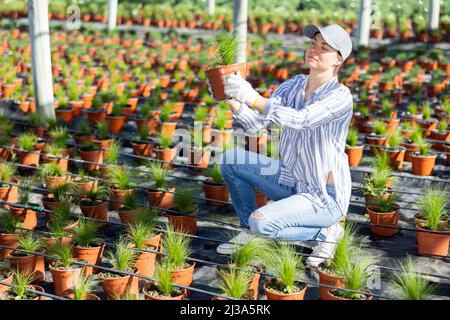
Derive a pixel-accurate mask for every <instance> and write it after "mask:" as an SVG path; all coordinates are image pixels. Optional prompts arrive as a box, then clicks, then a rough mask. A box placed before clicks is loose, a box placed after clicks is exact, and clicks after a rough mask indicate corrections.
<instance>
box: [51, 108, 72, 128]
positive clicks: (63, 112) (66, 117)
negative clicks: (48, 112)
mask: <svg viewBox="0 0 450 320" xmlns="http://www.w3.org/2000/svg"><path fill="white" fill-rule="evenodd" d="M55 113H56V117H57V118H58V119H60V120H62V121H64V122H66V123H69V124H70V123H72V120H73V117H74V112H73V109H72V108H70V109H61V108H57V109H55Z"/></svg>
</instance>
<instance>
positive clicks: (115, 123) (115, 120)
mask: <svg viewBox="0 0 450 320" xmlns="http://www.w3.org/2000/svg"><path fill="white" fill-rule="evenodd" d="M105 120H106V123H107V124H108V129H109V131H111V132H112V133H119V132H120V131H122V129H123V127H124V126H125V122H126V121H127V117H126V116H110V115H108V116H106V117H105Z"/></svg>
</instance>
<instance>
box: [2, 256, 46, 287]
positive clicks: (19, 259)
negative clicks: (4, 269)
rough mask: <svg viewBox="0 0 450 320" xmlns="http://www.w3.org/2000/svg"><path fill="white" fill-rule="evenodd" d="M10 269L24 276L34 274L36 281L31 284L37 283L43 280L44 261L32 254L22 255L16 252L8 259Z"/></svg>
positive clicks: (42, 258) (41, 257)
mask: <svg viewBox="0 0 450 320" xmlns="http://www.w3.org/2000/svg"><path fill="white" fill-rule="evenodd" d="M8 260H9V262H10V264H11V268H12V269H18V270H20V271H21V272H22V273H24V274H32V273H34V274H35V276H36V279H35V280H34V281H33V283H39V282H42V281H44V280H45V259H44V257H43V256H37V255H34V254H30V255H23V254H21V253H20V252H18V251H17V252H16V253H15V254H12V255H10V256H9V257H8Z"/></svg>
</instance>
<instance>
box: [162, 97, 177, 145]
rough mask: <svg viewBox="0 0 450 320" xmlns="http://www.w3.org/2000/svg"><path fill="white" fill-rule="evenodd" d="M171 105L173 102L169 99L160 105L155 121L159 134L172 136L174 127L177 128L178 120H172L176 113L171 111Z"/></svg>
mask: <svg viewBox="0 0 450 320" xmlns="http://www.w3.org/2000/svg"><path fill="white" fill-rule="evenodd" d="M173 106H174V104H173V103H172V102H171V101H166V102H164V104H163V106H162V107H161V112H160V113H159V121H157V124H158V127H157V130H158V131H159V133H160V134H161V136H166V137H170V138H172V136H173V134H174V132H175V129H176V128H177V125H178V122H176V121H173V120H176V119H175V117H176V114H174V113H173ZM174 116H175V117H174Z"/></svg>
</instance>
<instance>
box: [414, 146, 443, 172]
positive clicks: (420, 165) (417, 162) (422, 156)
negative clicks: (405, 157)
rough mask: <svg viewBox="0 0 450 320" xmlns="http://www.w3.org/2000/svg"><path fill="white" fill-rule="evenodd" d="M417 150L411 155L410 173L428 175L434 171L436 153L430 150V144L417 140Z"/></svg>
mask: <svg viewBox="0 0 450 320" xmlns="http://www.w3.org/2000/svg"><path fill="white" fill-rule="evenodd" d="M419 149H420V151H419V152H416V153H413V154H412V155H411V163H412V173H413V174H415V175H419V176H430V175H432V174H433V171H434V164H435V162H436V157H437V155H436V153H434V152H431V151H430V144H428V143H426V142H425V141H424V140H421V141H419Z"/></svg>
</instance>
